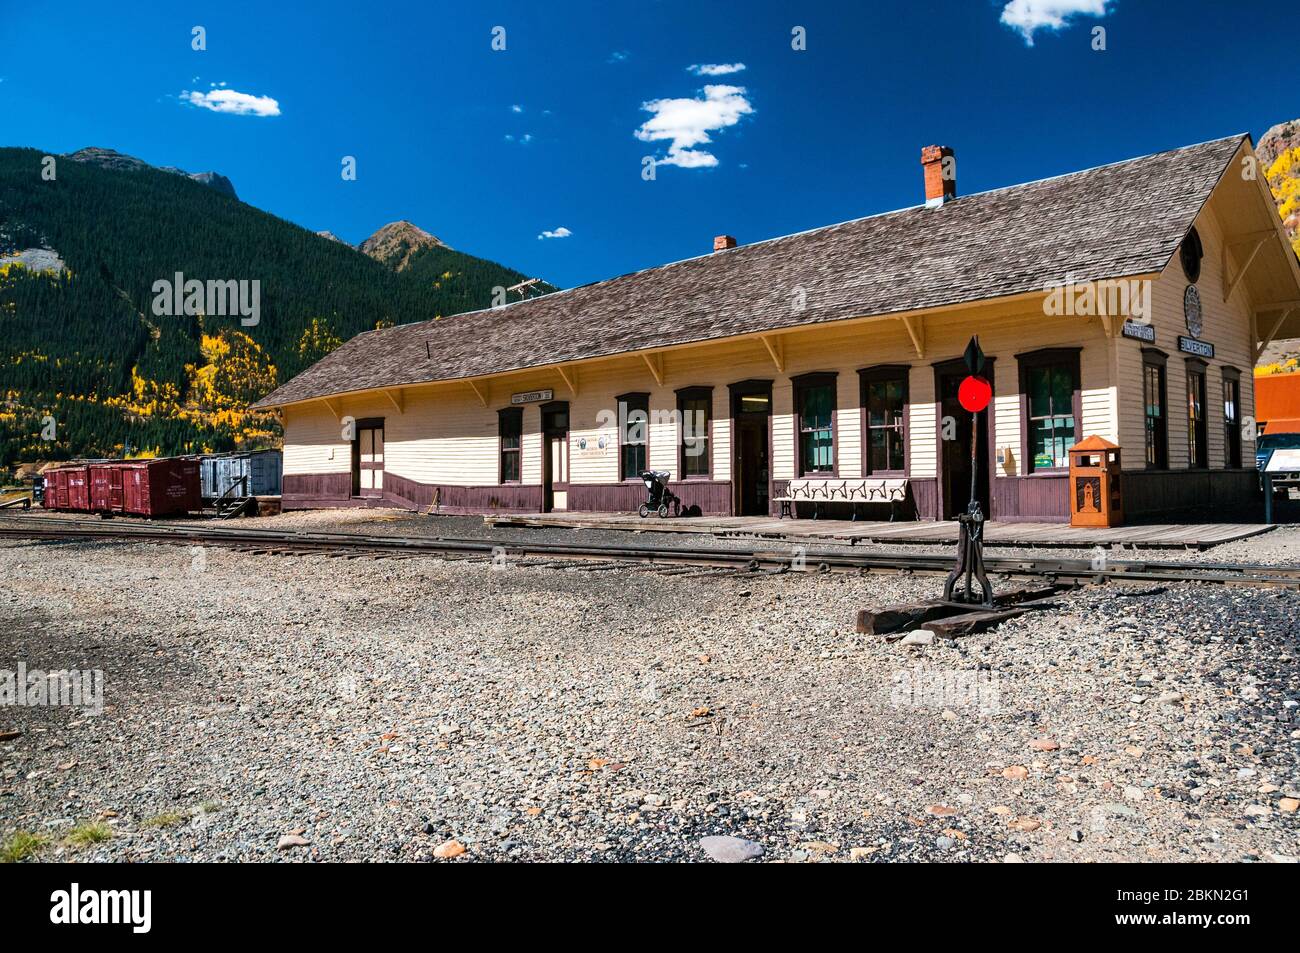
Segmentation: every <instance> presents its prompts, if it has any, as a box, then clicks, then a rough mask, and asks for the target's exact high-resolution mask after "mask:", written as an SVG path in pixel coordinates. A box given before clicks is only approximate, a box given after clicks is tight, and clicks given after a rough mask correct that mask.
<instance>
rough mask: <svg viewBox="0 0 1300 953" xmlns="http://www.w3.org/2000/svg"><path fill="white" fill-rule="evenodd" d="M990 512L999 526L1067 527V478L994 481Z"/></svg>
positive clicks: (1027, 478) (1068, 511) (1061, 476)
mask: <svg viewBox="0 0 1300 953" xmlns="http://www.w3.org/2000/svg"><path fill="white" fill-rule="evenodd" d="M993 512H994V513H995V514H996V515H995V516H994V519H996V520H998V521H999V522H1034V523H1038V522H1045V523H1068V522H1069V521H1070V498H1069V477H1068V476H1066V475H1065V474H1061V475H1059V476H1057V475H1053V476H1022V477H1006V476H1003V477H998V478H997V479H996V480H994V481H993Z"/></svg>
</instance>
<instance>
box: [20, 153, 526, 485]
mask: <svg viewBox="0 0 1300 953" xmlns="http://www.w3.org/2000/svg"><path fill="white" fill-rule="evenodd" d="M42 160H43V153H41V152H39V151H37V150H34V149H15V148H4V149H0V392H2V393H3V406H0V467H5V466H9V465H10V464H12V463H13V462H14V461H17V460H30V459H42V460H43V459H59V458H66V457H69V456H118V455H121V454H122V453H123V452H124V449H125V450H126V451H134V452H146V453H148V452H156V453H163V454H168V453H180V452H190V451H201V450H205V449H214V450H220V449H230V448H233V447H236V446H251V445H267V444H273V443H274V442H275V440H276V439H277V437H278V434H277V432H276V428H275V423H274V419H273V418H270V417H267V416H265V415H257V414H249V413H248V412H247V409H246V408H247V406H248V404H249V403H251V402H252V401H253V400H256V399H257V398H258V397H261V396H263V395H265V394H266V393H267V392H269V391H270V390H271V389H273V388H274V387H275V386H276V384H277V383H279V382H282V381H284V380H287V379H288V378H289V377H292V376H293V375H294V374H296V373H297V372H298V371H300V370H302V369H303V368H305V367H307V366H308V365H309V364H311V363H313V362H314V361H316V360H318V359H319V358H320V357H322V356H323V355H324V354H326V353H328V352H329V351H330V350H332V349H333V348H334V347H337V346H338V345H339V344H340V343H341V342H342V341H344V340H346V339H348V338H349V337H351V336H352V335H354V334H357V333H359V332H361V331H366V330H370V329H372V328H374V327H376V326H379V325H382V324H401V323H406V322H410V321H422V320H427V319H428V318H430V317H435V316H439V315H453V314H457V313H460V312H463V311H469V310H474V309H477V308H482V307H486V306H488V305H489V304H491V303H492V289H493V288H494V287H508V286H510V285H513V284H516V283H517V282H519V281H521V280H522V279H524V278H525V276H524V275H523V274H521V273H519V272H517V271H514V270H512V269H509V268H506V267H504V266H502V265H498V264H496V263H495V262H491V261H487V260H484V259H481V258H476V257H474V256H472V255H467V254H464V253H462V252H458V251H453V250H451V249H449V248H445V247H436V248H429V249H424V250H422V251H421V252H419V253H418V254H417V255H413V256H412V257H411V261H410V265H411V266H412V267H407V268H406V269H404V270H403V271H401V272H397V271H395V270H393V269H392V268H390V267H387V266H386V265H384V264H383V263H381V262H379V261H376V260H374V259H373V258H371V257H369V256H367V255H365V254H362V253H361V252H360V251H358V250H356V249H354V248H352V247H351V246H349V245H345V244H343V243H341V242H338V241H332V240H330V239H328V238H323V237H321V236H319V235H316V234H314V233H312V232H310V231H308V230H306V229H304V228H301V227H299V226H297V225H295V224H292V223H290V222H287V221H284V220H283V219H279V218H276V217H275V216H274V215H270V214H267V213H266V212H263V211H261V210H259V209H256V208H254V207H252V206H250V205H247V204H245V203H243V202H240V201H238V200H237V199H235V198H233V197H231V196H229V195H226V194H223V193H222V192H221V191H220V190H218V189H215V188H211V187H209V186H207V185H204V184H201V183H200V182H197V181H194V180H192V179H190V178H187V177H184V176H182V175H176V174H174V173H171V172H166V171H160V170H157V169H153V168H151V167H148V166H144V167H142V168H132V169H125V170H124V169H113V168H103V167H100V166H99V165H97V164H93V163H84V162H76V161H72V160H71V159H68V158H65V157H59V158H58V159H57V160H56V164H55V175H54V178H53V179H52V180H50V179H47V178H45V177H43V176H42V170H43V168H45V167H46V166H45V165H44V164H43V161H42ZM435 253H436V254H435ZM429 255H434V257H428V258H426V256H429ZM416 265H418V266H419V267H414V266H416ZM177 273H180V274H182V275H183V276H184V278H185V280H187V281H188V280H193V279H198V280H200V281H203V282H208V281H222V282H225V281H235V282H248V283H249V284H247V285H245V286H244V290H245V291H249V292H251V287H252V286H251V282H253V281H257V282H259V291H260V294H259V296H258V300H259V304H260V306H259V308H258V315H257V318H258V320H257V323H256V324H255V325H251V326H250V325H245V324H244V323H242V321H241V315H240V314H227V315H221V314H218V313H215V311H213V313H199V314H193V315H188V314H184V313H181V314H167V313H165V312H166V311H167V310H174V309H165V308H160V307H157V306H156V304H157V303H156V301H155V298H156V294H155V291H154V284H155V282H157V281H159V280H160V279H162V280H166V281H169V282H172V281H174V279H175V276H176V275H177ZM182 310H184V309H182ZM207 310H212V309H210V308H209V309H207ZM159 311H163V312H164V313H157V312H159ZM47 418H52V419H53V422H54V424H55V433H56V435H57V439H56V440H55V441H53V442H50V441H47V440H43V439H42V438H41V433H42V430H43V429H44V430H45V431H46V433H47V434H48V432H49V426H48V424H49V421H48V419H47ZM42 421H45V425H44V427H43V424H42Z"/></svg>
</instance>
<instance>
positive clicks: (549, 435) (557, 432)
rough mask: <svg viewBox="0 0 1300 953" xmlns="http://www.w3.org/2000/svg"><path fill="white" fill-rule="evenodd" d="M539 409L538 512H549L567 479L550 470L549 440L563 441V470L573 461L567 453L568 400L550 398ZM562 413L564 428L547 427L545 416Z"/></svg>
mask: <svg viewBox="0 0 1300 953" xmlns="http://www.w3.org/2000/svg"><path fill="white" fill-rule="evenodd" d="M540 410H541V431H542V500H541V503H540V504H539V505H538V508H537V511H538V512H539V513H549V512H550V511H551V510H552V509H554V508H555V493H556V492H557V491H558V492H560V493H568V491H569V481H568V480H556V479H555V474H554V473H552V472H551V440H553V439H561V440H563V441H564V463H565V470H566V471H568V470H570V469H571V468H572V466H573V461H572V459H570V454H569V426H570V424H571V423H572V421H571V420H570V419H569V402H568V401H567V400H552V401H548V402H547V403H545V404H542V405H541V407H540ZM561 413H562V414H564V428H563V429H561V428H559V427H548V426H547V425H546V418H547V416H548V415H550V414H561ZM519 462H520V466H521V467H522V465H523V458H522V457H521V458H520V461H519ZM519 475H520V477H522V476H523V470H522V469H521V470H520V471H519ZM565 509H568V498H567V497H566V498H565Z"/></svg>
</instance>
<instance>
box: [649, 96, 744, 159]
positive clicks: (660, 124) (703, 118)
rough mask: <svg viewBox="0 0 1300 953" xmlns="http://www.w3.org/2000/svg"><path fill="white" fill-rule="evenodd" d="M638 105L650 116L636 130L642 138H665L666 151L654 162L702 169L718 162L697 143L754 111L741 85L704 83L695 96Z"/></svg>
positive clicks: (651, 101)
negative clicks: (698, 93) (699, 95)
mask: <svg viewBox="0 0 1300 953" xmlns="http://www.w3.org/2000/svg"><path fill="white" fill-rule="evenodd" d="M641 108H642V109H644V110H645V111H646V112H648V113H650V114H651V116H650V118H649V119H647V120H646V121H645V122H643V123H642V124H641V127H640V128H639V129H637V131H636V137H637V138H638V139H640V140H641V141H642V142H660V141H667V142H668V155H667V157H666V158H663V159H660V160H658V163H657V164H658V165H675V166H679V167H680V168H683V169H703V168H708V167H711V166H715V165H717V164H718V158H717V156H715V155H713V153H711V152H708V151H707V150H704V149H698V148H696V147H697V146H701V145H704V144H706V143H709V142H712V141H713V140H712V139H710V138H709V133H710V132H714V131H716V130H718V129H726V128H727V127H728V126H734V125H735V124H736V123H738V122H740V120H741V117H743V116H746V115H748V114H749V113H752V112H753V111H754V107H753V106H752V105H751V104H750V102H749V100H748V99H746V98H745V87H743V86H705V87H704V93H703V96H702V97H700V98H696V99H652V100H650V101H649V102H647V103H642V104H641Z"/></svg>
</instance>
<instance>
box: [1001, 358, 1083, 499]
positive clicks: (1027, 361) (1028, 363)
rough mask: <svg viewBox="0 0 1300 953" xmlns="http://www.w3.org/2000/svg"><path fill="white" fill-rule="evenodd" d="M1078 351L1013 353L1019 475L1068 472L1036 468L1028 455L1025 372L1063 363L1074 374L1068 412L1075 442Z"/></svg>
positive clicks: (1078, 435)
mask: <svg viewBox="0 0 1300 953" xmlns="http://www.w3.org/2000/svg"><path fill="white" fill-rule="evenodd" d="M1082 350H1083V348H1081V347H1045V348H1040V349H1039V350H1037V351H1026V352H1025V353H1024V354H1017V355H1016V362H1017V364H1018V365H1019V370H1020V460H1021V462H1022V463H1023V464H1024V473H1023V474H1022V475H1023V476H1034V475H1035V474H1039V475H1041V474H1047V475H1049V476H1050V475H1052V474H1068V473H1069V472H1070V468H1069V467H1043V468H1041V469H1037V470H1036V469H1034V461H1033V460H1031V459H1030V458H1029V371H1030V369H1032V368H1035V367H1043V366H1045V365H1049V364H1065V365H1067V366H1068V367H1069V368H1070V372H1071V373H1072V374H1073V375H1074V388H1073V393H1072V394H1071V397H1070V415H1071V416H1072V417H1073V418H1074V442H1075V443H1078V442H1079V441H1080V440H1082V439H1083V391H1082V389H1081V386H1082V385H1081V381H1080V370H1079V352H1080V351H1082ZM991 452H992V451H991V450H990V453H991ZM1004 479H1005V478H1004Z"/></svg>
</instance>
